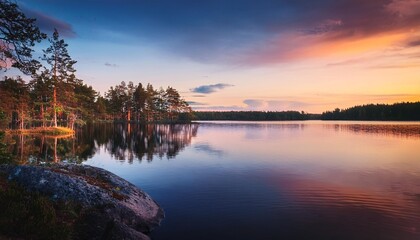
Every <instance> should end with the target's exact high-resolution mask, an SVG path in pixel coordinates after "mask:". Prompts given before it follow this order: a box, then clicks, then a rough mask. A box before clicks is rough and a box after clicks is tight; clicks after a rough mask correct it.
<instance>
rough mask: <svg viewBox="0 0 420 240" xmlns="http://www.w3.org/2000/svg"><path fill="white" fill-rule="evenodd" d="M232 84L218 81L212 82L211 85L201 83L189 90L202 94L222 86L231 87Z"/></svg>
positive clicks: (219, 88) (212, 91)
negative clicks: (216, 82)
mask: <svg viewBox="0 0 420 240" xmlns="http://www.w3.org/2000/svg"><path fill="white" fill-rule="evenodd" d="M232 86H233V85H231V84H226V83H218V84H212V85H202V86H199V87H196V88H193V89H191V92H195V93H202V94H210V93H214V92H216V91H218V90H222V89H224V88H227V87H232Z"/></svg>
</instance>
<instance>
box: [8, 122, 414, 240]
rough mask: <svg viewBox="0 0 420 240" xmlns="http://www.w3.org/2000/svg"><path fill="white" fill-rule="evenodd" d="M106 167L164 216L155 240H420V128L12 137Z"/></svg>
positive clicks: (284, 126) (37, 150)
mask: <svg viewBox="0 0 420 240" xmlns="http://www.w3.org/2000/svg"><path fill="white" fill-rule="evenodd" d="M6 141H8V146H9V150H10V151H11V152H13V153H14V154H15V155H16V156H17V157H18V158H19V159H21V161H25V159H28V158H29V159H30V161H32V162H47V161H72V162H83V163H84V164H89V165H93V166H97V167H102V168H105V169H107V170H109V171H111V172H114V173H115V174H117V175H119V176H121V177H123V178H125V179H127V180H129V181H130V182H132V183H134V184H135V185H137V186H138V187H140V188H142V189H144V190H145V191H146V192H147V193H149V195H151V196H152V197H153V198H154V199H155V200H156V201H157V202H158V203H159V204H160V205H161V206H162V207H163V208H164V210H165V213H166V218H165V220H164V221H163V222H162V225H161V227H159V228H158V229H156V230H155V231H154V232H153V234H152V237H153V239H156V240H159V239H194V240H196V239H398V240H399V239H420V123H415V122H409V123H399V122H386V123H380V122H321V121H306V122H260V123H254V122H207V123H200V124H188V125H149V126H134V125H132V126H130V127H128V126H123V125H95V126H87V127H86V128H85V129H83V130H82V131H80V132H78V133H77V136H76V138H62V139H54V138H45V137H36V136H32V137H31V136H21V137H19V136H15V137H13V138H12V137H10V136H8V137H7V138H6Z"/></svg>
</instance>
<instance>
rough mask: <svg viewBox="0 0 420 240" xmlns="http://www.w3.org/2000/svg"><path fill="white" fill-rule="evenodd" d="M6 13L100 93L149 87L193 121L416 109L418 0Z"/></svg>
mask: <svg viewBox="0 0 420 240" xmlns="http://www.w3.org/2000/svg"><path fill="white" fill-rule="evenodd" d="M17 3H18V4H19V6H20V7H21V8H22V9H23V11H24V12H25V13H26V14H27V15H28V16H30V17H33V18H37V20H38V21H37V22H38V25H39V26H40V28H41V30H42V31H44V32H46V33H48V34H50V33H51V32H52V30H53V29H54V28H57V29H58V30H59V32H60V33H61V36H62V37H64V38H65V40H66V41H67V42H68V43H69V52H70V54H71V56H72V57H73V59H75V60H77V61H78V63H77V64H76V65H75V67H76V69H77V76H78V77H79V78H81V79H83V80H84V81H85V82H86V83H87V84H89V85H92V86H93V87H94V88H95V89H96V90H98V91H100V92H101V93H104V92H105V91H106V90H107V89H108V88H109V87H110V86H112V85H116V84H118V83H120V82H121V81H126V82H128V81H133V82H134V83H136V84H137V83H138V82H141V83H143V84H145V83H148V82H150V83H152V84H153V85H154V86H163V87H165V88H166V86H168V85H169V86H173V87H175V88H176V89H178V90H179V91H180V93H181V94H182V95H183V96H184V98H185V99H186V100H187V101H188V102H190V104H191V106H192V107H193V109H195V110H278V111H282V110H299V111H307V112H313V113H321V112H322V111H325V110H331V109H334V108H336V107H339V108H346V107H350V106H353V105H358V104H364V103H394V102H401V101H420V0H318V1H312V0H295V1H291V0H258V1H257V0H208V1H199V0H119V1H117V0H72V1H57V0H22V1H17ZM45 46H46V43H44V44H40V45H38V47H37V52H38V53H37V54H36V56H40V52H41V51H40V49H42V48H45Z"/></svg>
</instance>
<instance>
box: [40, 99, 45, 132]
mask: <svg viewBox="0 0 420 240" xmlns="http://www.w3.org/2000/svg"><path fill="white" fill-rule="evenodd" d="M41 119H42V127H43V128H45V118H44V104H43V103H41Z"/></svg>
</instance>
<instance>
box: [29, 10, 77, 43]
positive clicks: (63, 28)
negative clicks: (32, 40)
mask: <svg viewBox="0 0 420 240" xmlns="http://www.w3.org/2000/svg"><path fill="white" fill-rule="evenodd" d="M22 11H23V12H24V13H25V15H26V16H28V17H30V18H35V19H36V22H35V24H36V25H37V26H38V27H39V28H40V29H41V31H43V32H47V33H52V32H53V31H54V29H57V30H58V32H59V33H60V35H61V36H63V37H67V38H73V37H76V32H75V31H74V30H73V27H72V26H71V25H70V24H69V23H66V22H64V21H61V20H59V19H57V18H54V17H52V16H49V15H47V14H45V13H42V12H38V11H34V10H31V9H27V8H22Z"/></svg>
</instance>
